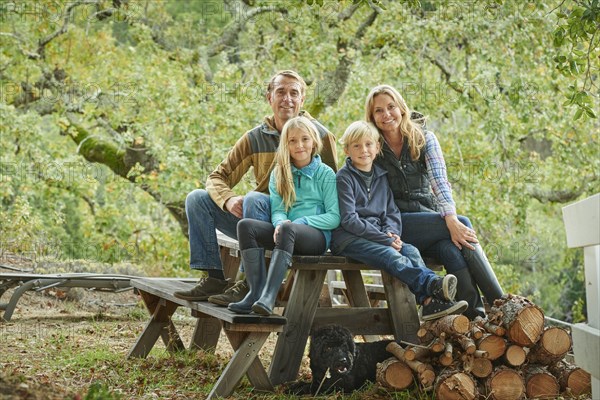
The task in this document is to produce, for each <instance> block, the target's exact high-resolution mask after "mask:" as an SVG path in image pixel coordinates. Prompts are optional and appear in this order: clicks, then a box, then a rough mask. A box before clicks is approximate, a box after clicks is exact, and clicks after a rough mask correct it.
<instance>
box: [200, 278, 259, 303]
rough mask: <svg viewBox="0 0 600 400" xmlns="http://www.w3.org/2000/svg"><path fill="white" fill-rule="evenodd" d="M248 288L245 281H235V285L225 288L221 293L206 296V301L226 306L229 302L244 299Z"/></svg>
mask: <svg viewBox="0 0 600 400" xmlns="http://www.w3.org/2000/svg"><path fill="white" fill-rule="evenodd" d="M249 291H250V288H248V284H247V283H246V281H245V280H244V281H237V282H236V283H235V285H233V286H232V287H230V288H229V289H227V290H225V291H224V292H223V293H222V294H215V295H213V296H210V297H209V298H208V301H209V302H210V303H213V304H217V305H219V306H225V307H227V306H228V305H229V304H230V303H238V302H240V301H242V300H244V297H246V295H247V294H248V292H249Z"/></svg>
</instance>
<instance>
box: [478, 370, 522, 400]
mask: <svg viewBox="0 0 600 400" xmlns="http://www.w3.org/2000/svg"><path fill="white" fill-rule="evenodd" d="M486 389H487V391H488V394H489V398H490V399H493V400H519V399H521V398H522V397H523V395H524V394H525V382H524V381H523V377H522V376H521V375H519V373H517V372H516V371H514V370H512V369H508V368H501V369H498V370H496V371H494V372H493V373H492V375H491V376H490V377H489V378H488V379H487V381H486Z"/></svg>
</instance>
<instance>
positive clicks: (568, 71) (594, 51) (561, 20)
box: [553, 0, 600, 120]
mask: <svg viewBox="0 0 600 400" xmlns="http://www.w3.org/2000/svg"><path fill="white" fill-rule="evenodd" d="M556 16H557V17H558V25H557V27H556V29H555V30H554V32H553V44H554V47H556V48H557V50H558V51H559V53H558V54H557V55H556V56H555V57H554V59H553V60H554V62H555V63H556V69H557V70H558V71H560V73H561V74H563V75H565V76H572V77H575V78H576V79H577V80H576V82H577V84H573V85H569V88H568V90H566V91H565V95H566V97H567V99H568V100H567V101H566V102H565V104H564V105H569V106H575V107H576V111H575V115H574V117H573V119H575V120H577V119H579V118H580V117H581V116H582V115H585V116H587V117H589V118H597V115H596V113H595V112H594V108H595V107H594V103H596V104H597V102H598V73H599V72H600V68H599V64H598V58H599V57H600V3H599V2H598V0H590V1H569V2H563V3H561V5H560V7H558V8H557V11H556ZM581 76H583V82H581V83H580V77H581ZM593 89H595V94H594V93H593V92H592V90H593ZM594 97H595V99H594Z"/></svg>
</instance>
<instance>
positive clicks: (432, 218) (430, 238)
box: [400, 212, 473, 274]
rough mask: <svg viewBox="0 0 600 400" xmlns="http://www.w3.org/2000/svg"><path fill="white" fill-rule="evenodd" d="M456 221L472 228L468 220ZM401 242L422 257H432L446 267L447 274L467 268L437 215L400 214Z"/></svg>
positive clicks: (446, 227) (460, 217)
mask: <svg viewBox="0 0 600 400" xmlns="http://www.w3.org/2000/svg"><path fill="white" fill-rule="evenodd" d="M458 220H459V221H460V222H462V223H463V224H465V225H466V226H468V227H469V228H473V225H471V221H469V218H467V217H463V216H461V215H459V216H458ZM400 237H401V238H402V241H403V242H405V243H410V244H412V245H413V246H415V247H416V248H417V249H418V250H419V252H420V253H421V255H422V256H423V257H433V258H434V259H436V260H437V261H438V262H440V263H441V264H443V265H444V266H445V267H446V271H447V272H448V273H450V274H451V273H453V272H456V271H458V270H461V269H464V268H467V267H468V264H467V262H466V261H465V258H464V257H463V255H462V253H461V251H460V249H459V248H458V247H456V245H455V244H454V243H453V242H452V239H451V236H450V231H449V230H448V226H447V225H446V221H445V220H444V219H443V218H442V217H441V216H440V214H438V213H432V212H414V213H402V235H400Z"/></svg>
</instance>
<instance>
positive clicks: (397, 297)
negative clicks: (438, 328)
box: [381, 271, 420, 343]
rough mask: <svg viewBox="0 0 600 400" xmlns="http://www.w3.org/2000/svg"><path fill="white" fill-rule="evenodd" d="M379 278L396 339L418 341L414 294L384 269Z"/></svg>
mask: <svg viewBox="0 0 600 400" xmlns="http://www.w3.org/2000/svg"><path fill="white" fill-rule="evenodd" d="M381 279H382V280H383V288H384V290H385V296H386V298H387V301H388V308H389V310H390V314H391V317H392V322H393V323H394V336H395V337H396V340H405V341H407V342H411V343H419V342H418V339H417V330H419V326H420V322H419V315H418V314H417V304H416V301H415V296H414V295H413V294H412V293H411V291H410V290H409V289H408V287H407V286H406V285H405V284H404V283H402V282H400V281H399V280H398V279H396V278H394V277H393V276H391V275H390V274H388V273H386V272H384V271H381Z"/></svg>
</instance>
